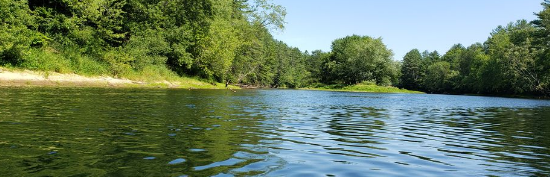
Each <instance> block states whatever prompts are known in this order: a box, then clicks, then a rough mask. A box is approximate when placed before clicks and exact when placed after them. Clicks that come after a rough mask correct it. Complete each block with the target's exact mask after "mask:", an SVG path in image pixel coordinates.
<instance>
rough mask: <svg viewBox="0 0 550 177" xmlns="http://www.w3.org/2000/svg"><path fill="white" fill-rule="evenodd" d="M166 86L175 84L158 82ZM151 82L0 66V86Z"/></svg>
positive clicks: (97, 85) (131, 84)
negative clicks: (10, 68)
mask: <svg viewBox="0 0 550 177" xmlns="http://www.w3.org/2000/svg"><path fill="white" fill-rule="evenodd" d="M159 83H162V84H164V85H165V86H168V87H176V86H177V84H172V83H170V82H166V81H165V82H159ZM152 85H153V84H150V83H145V82H140V81H132V80H128V79H119V78H113V77H107V76H98V77H87V76H81V75H76V74H61V73H55V72H41V71H29V70H8V69H5V68H0V86H67V87H79V86H80V87H133V86H143V87H148V86H151V87H153V86H152Z"/></svg>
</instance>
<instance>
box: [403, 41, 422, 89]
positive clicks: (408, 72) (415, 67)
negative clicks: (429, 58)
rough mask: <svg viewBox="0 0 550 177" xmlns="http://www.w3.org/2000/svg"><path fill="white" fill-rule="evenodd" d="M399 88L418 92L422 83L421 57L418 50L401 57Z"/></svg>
mask: <svg viewBox="0 0 550 177" xmlns="http://www.w3.org/2000/svg"><path fill="white" fill-rule="evenodd" d="M401 74H402V75H401V86H402V87H404V88H407V89H412V90H418V89H420V83H421V82H422V77H423V71H422V55H421V54H420V51H418V49H413V50H411V51H409V52H408V53H407V54H405V56H404V57H403V65H402V67H401Z"/></svg>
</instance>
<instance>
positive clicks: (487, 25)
mask: <svg viewBox="0 0 550 177" xmlns="http://www.w3.org/2000/svg"><path fill="white" fill-rule="evenodd" d="M541 2H542V0H273V3H275V4H279V5H282V6H283V7H285V8H286V10H287V16H286V22H287V24H286V28H285V30H284V31H282V32H281V31H278V32H274V33H273V35H274V37H275V38H276V39H278V40H282V41H284V42H286V43H287V44H289V45H290V46H293V47H298V48H300V49H301V50H302V51H305V50H308V51H313V50H316V49H320V50H323V51H330V45H331V42H332V41H333V40H334V39H338V38H342V37H345V36H347V35H352V34H358V35H367V36H371V37H382V39H383V41H384V43H385V44H386V45H387V46H388V48H390V49H392V50H393V52H394V54H395V55H394V59H395V60H401V59H402V58H403V56H404V55H405V54H406V53H407V52H408V51H410V50H411V49H413V48H418V49H419V50H421V51H424V50H430V51H433V50H437V51H438V52H439V53H440V54H444V53H445V52H446V51H447V50H448V49H449V48H450V47H451V46H452V45H453V44H456V43H461V44H463V45H464V46H466V47H467V46H469V45H471V44H473V43H476V42H484V41H485V40H486V39H487V37H489V34H490V33H491V31H492V30H493V29H495V28H496V27H497V26H498V25H506V24H508V23H509V22H512V21H516V20H519V19H526V20H529V21H530V20H534V19H536V16H535V15H534V13H535V12H539V11H541V10H542V6H541V5H540V3H541Z"/></svg>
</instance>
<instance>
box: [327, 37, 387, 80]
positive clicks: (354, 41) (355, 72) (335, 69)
mask: <svg viewBox="0 0 550 177" xmlns="http://www.w3.org/2000/svg"><path fill="white" fill-rule="evenodd" d="M392 55H393V53H392V51H391V50H389V49H387V48H386V46H385V45H384V43H383V42H382V39H381V38H378V39H375V38H371V37H368V36H357V35H353V36H348V37H345V38H342V39H337V40H335V41H334V42H333V43H332V55H331V57H330V60H329V61H328V62H327V63H326V65H327V69H328V72H329V73H330V75H331V76H330V78H331V79H330V80H333V81H336V82H338V81H340V82H343V83H346V84H356V83H360V82H363V81H369V80H374V81H376V83H377V84H380V85H391V84H392V81H394V80H396V79H397V77H398V71H397V70H396V69H395V66H394V65H395V63H393V62H392V60H391V57H392Z"/></svg>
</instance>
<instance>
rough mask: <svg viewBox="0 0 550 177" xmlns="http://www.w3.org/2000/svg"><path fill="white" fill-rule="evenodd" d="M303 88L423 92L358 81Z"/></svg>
mask: <svg viewBox="0 0 550 177" xmlns="http://www.w3.org/2000/svg"><path fill="white" fill-rule="evenodd" d="M302 89H303V90H322V91H339V92H370V93H415V94H423V93H424V92H420V91H414V90H407V89H400V88H397V87H392V86H378V85H376V84H370V83H360V84H356V85H350V86H342V85H324V86H318V87H307V88H302Z"/></svg>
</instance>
